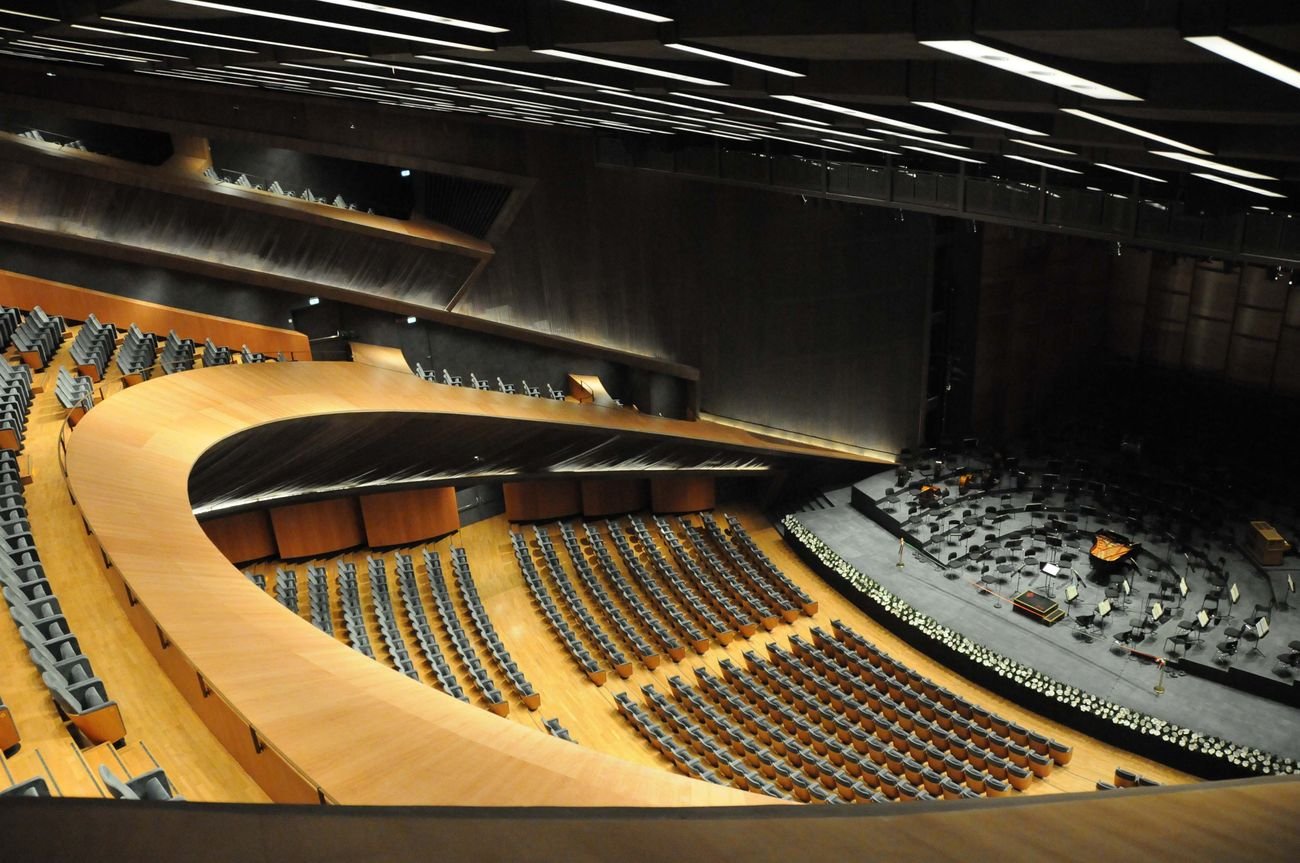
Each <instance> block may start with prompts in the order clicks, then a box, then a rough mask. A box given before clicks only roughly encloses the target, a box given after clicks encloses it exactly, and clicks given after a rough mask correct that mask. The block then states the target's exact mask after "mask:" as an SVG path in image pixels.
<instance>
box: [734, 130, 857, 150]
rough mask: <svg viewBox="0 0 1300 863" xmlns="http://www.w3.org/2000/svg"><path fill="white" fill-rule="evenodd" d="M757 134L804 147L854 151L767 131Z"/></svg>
mask: <svg viewBox="0 0 1300 863" xmlns="http://www.w3.org/2000/svg"><path fill="white" fill-rule="evenodd" d="M755 134H757V135H758V136H759V137H760V138H771V139H772V140H773V141H785V142H786V143H787V144H800V145H802V146H804V147H816V148H817V149H818V150H834V151H835V152H837V153H849V152H852V151H850V150H846V149H844V148H843V147H831V146H828V145H826V144H823V143H820V142H819V141H800V140H799V139H798V138H782V137H781V136H780V135H769V134H767V133H766V132H758V133H755ZM836 143H839V142H836Z"/></svg>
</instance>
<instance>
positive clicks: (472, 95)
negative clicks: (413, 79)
mask: <svg viewBox="0 0 1300 863" xmlns="http://www.w3.org/2000/svg"><path fill="white" fill-rule="evenodd" d="M415 89H416V91H417V92H419V93H428V94H430V95H433V96H439V95H441V96H446V95H447V93H448V90H450V91H451V92H454V93H455V94H456V95H458V96H461V97H463V98H466V99H478V100H480V101H483V102H500V103H502V104H503V105H526V106H527V107H529V108H539V109H541V110H543V111H567V112H569V113H573V112H575V111H576V110H577V109H576V108H565V107H562V106H560V105H543V104H542V103H541V102H527V101H524V100H523V99H509V98H507V97H505V96H485V95H483V94H482V93H470V92H466V91H464V90H457V89H455V88H454V87H453V88H447V89H444V90H429V89H427V88H425V87H416V88H415Z"/></svg>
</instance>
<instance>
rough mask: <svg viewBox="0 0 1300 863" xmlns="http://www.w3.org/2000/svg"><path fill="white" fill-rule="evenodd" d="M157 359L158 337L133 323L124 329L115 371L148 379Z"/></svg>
mask: <svg viewBox="0 0 1300 863" xmlns="http://www.w3.org/2000/svg"><path fill="white" fill-rule="evenodd" d="M157 359H158V337H157V336H156V335H154V334H153V333H146V332H145V331H144V330H142V329H140V328H139V327H138V326H136V325H135V324H134V323H132V324H131V325H130V326H128V327H127V328H126V333H125V334H124V335H123V336H122V345H121V347H119V348H118V350H117V369H118V371H120V372H121V373H122V374H123V375H140V376H141V377H146V378H147V377H148V376H149V372H150V370H151V369H153V367H154V363H155V362H157Z"/></svg>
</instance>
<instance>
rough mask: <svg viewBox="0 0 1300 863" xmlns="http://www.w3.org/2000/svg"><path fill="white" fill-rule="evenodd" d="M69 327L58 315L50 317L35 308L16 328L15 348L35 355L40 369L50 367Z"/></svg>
mask: <svg viewBox="0 0 1300 863" xmlns="http://www.w3.org/2000/svg"><path fill="white" fill-rule="evenodd" d="M67 332H68V325H67V324H66V323H65V322H64V320H63V318H61V317H59V316H58V315H49V314H46V313H45V310H44V309H42V308H41V307H40V306H35V307H34V308H33V309H32V310H31V311H30V312H29V313H28V314H27V316H26V317H24V318H23V319H22V321H21V322H20V323H19V324H18V326H17V327H15V328H14V331H13V336H12V342H13V346H14V347H15V348H16V349H17V350H18V351H19V352H21V353H30V354H35V355H36V358H37V360H38V363H39V364H38V368H42V369H43V368H45V367H46V366H47V365H49V362H50V359H51V358H53V356H54V353H55V351H57V350H58V349H59V345H61V344H63V339H64V338H65V337H66V336H67Z"/></svg>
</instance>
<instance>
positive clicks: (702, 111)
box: [597, 90, 722, 116]
mask: <svg viewBox="0 0 1300 863" xmlns="http://www.w3.org/2000/svg"><path fill="white" fill-rule="evenodd" d="M597 92H599V93H604V94H605V95H606V96H622V97H623V98H624V99H636V100H637V101H638V102H653V103H655V104H656V105H667V106H668V107H670V108H680V109H682V110H683V111H696V112H698V113H700V114H717V115H719V116H721V115H722V112H721V111H715V110H713V109H712V108H697V107H695V106H694V105H683V104H682V103H680V102H669V101H668V100H667V99H656V98H654V97H653V96H640V95H637V94H635V93H625V92H623V91H622V90H598V91H597Z"/></svg>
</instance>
